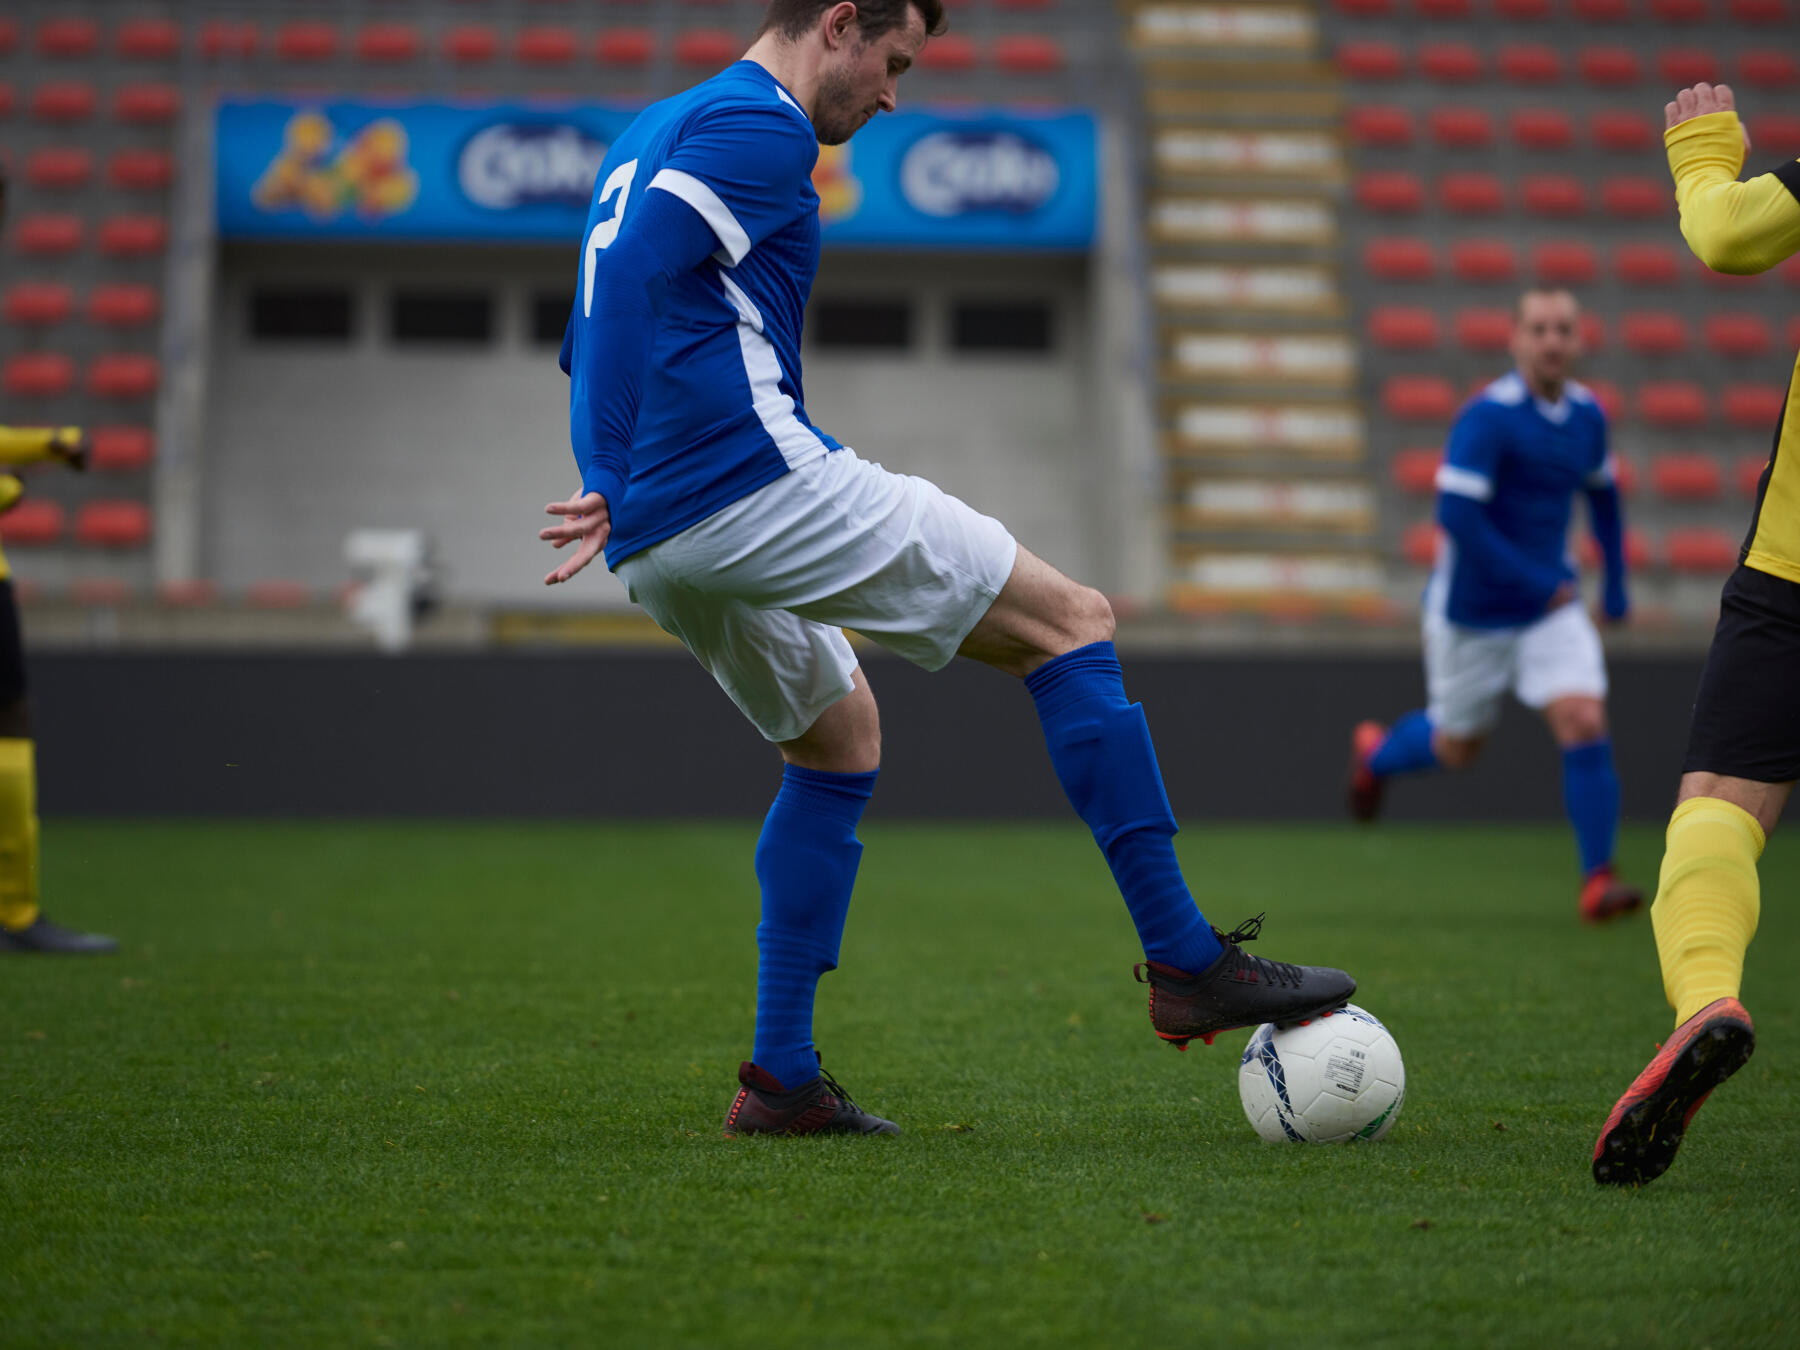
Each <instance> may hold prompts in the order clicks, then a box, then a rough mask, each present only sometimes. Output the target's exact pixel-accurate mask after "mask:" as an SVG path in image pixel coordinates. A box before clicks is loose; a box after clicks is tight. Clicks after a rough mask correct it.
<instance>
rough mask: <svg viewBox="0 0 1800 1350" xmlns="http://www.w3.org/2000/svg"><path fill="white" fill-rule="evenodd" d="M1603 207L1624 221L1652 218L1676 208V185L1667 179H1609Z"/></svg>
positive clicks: (1603, 186)
mask: <svg viewBox="0 0 1800 1350" xmlns="http://www.w3.org/2000/svg"><path fill="white" fill-rule="evenodd" d="M1600 206H1601V209H1603V210H1604V211H1605V212H1606V214H1607V215H1609V216H1614V217H1616V218H1618V219H1620V220H1650V219H1653V218H1655V217H1658V216H1665V215H1668V214H1669V213H1670V212H1671V211H1673V210H1674V209H1675V188H1674V185H1673V184H1672V183H1670V182H1669V180H1668V179H1667V178H1666V177H1665V178H1649V177H1619V178H1609V179H1607V180H1606V181H1605V182H1604V183H1602V184H1601V185H1600Z"/></svg>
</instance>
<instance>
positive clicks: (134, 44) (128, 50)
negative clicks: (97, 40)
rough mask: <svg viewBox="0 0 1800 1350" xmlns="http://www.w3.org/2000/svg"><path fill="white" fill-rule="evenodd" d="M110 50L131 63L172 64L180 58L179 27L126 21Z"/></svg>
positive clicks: (163, 21) (160, 22)
mask: <svg viewBox="0 0 1800 1350" xmlns="http://www.w3.org/2000/svg"><path fill="white" fill-rule="evenodd" d="M113 50H114V51H116V52H118V54H119V55H120V56H123V57H125V58H126V59H127V60H131V61H173V60H174V59H175V58H176V57H177V56H179V55H180V54H181V25H180V24H178V23H176V22H175V21H174V20H173V19H127V20H125V22H124V23H122V24H120V25H119V27H118V31H117V32H115V33H114V34H113Z"/></svg>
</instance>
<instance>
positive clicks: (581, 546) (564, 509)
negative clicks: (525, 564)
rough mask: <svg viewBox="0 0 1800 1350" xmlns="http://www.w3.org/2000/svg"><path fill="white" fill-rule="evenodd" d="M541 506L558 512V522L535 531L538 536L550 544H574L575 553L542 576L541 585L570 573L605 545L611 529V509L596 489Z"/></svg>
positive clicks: (556, 514) (555, 514)
mask: <svg viewBox="0 0 1800 1350" xmlns="http://www.w3.org/2000/svg"><path fill="white" fill-rule="evenodd" d="M544 510H545V511H547V512H548V513H549V514H550V515H553V516H561V517H562V524H560V525H546V526H545V527H544V528H543V529H541V530H539V531H538V538H539V539H542V540H543V541H544V542H545V543H547V544H549V545H550V546H551V547H552V548H561V547H562V546H563V545H564V544H575V545H576V548H575V556H574V557H572V558H570V559H569V560H568V561H567V562H565V563H564V564H563V565H562V566H561V567H559V568H557V569H556V570H555V571H554V572H551V573H550V574H549V575H548V576H546V577H545V578H544V585H546V586H554V585H556V584H557V583H559V582H563V581H567V580H568V579H569V578H570V577H572V576H574V575H575V574H576V573H577V572H579V571H580V570H581V569H582V568H584V567H586V566H587V565H588V564H589V563H591V562H592V561H593V560H594V558H595V557H596V556H597V555H598V554H599V552H600V550H601V549H603V548H605V547H606V540H607V536H608V535H610V534H611V533H612V511H611V509H610V508H609V507H608V506H607V504H606V498H604V497H602V496H601V495H600V494H599V493H598V492H584V493H582V494H581V495H580V496H578V497H571V498H570V499H569V500H568V501H566V502H551V503H550V505H548V506H546V507H545V508H544Z"/></svg>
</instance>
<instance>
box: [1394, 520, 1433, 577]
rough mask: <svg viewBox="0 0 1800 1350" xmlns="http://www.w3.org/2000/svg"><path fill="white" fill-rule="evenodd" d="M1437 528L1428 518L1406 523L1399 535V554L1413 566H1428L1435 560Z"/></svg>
mask: <svg viewBox="0 0 1800 1350" xmlns="http://www.w3.org/2000/svg"><path fill="white" fill-rule="evenodd" d="M1437 554H1438V528H1437V526H1436V525H1434V524H1432V522H1431V521H1429V520H1421V521H1418V522H1416V523H1415V524H1412V525H1408V526H1407V527H1406V529H1405V531H1404V532H1403V533H1402V534H1401V535H1400V555H1401V556H1402V557H1403V558H1405V559H1406V561H1407V562H1409V563H1411V564H1412V565H1413V566H1414V567H1430V566H1432V565H1434V564H1435V563H1436V562H1437Z"/></svg>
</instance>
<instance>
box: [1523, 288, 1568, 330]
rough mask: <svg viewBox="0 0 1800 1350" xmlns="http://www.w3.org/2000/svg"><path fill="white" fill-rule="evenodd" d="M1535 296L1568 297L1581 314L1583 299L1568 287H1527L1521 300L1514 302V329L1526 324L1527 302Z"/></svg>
mask: <svg viewBox="0 0 1800 1350" xmlns="http://www.w3.org/2000/svg"><path fill="white" fill-rule="evenodd" d="M1534 295H1566V296H1568V297H1569V299H1571V300H1573V301H1574V302H1575V312H1576V313H1577V314H1579V313H1580V312H1581V297H1580V296H1578V295H1576V294H1575V292H1574V291H1572V290H1570V289H1569V288H1568V287H1567V286H1527V287H1526V288H1525V289H1524V290H1522V291H1520V292H1519V298H1518V299H1517V300H1515V301H1513V327H1515V328H1517V327H1518V326H1519V325H1520V324H1522V323H1524V322H1525V302H1526V301H1527V300H1529V299H1531V297H1532V296H1534Z"/></svg>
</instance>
